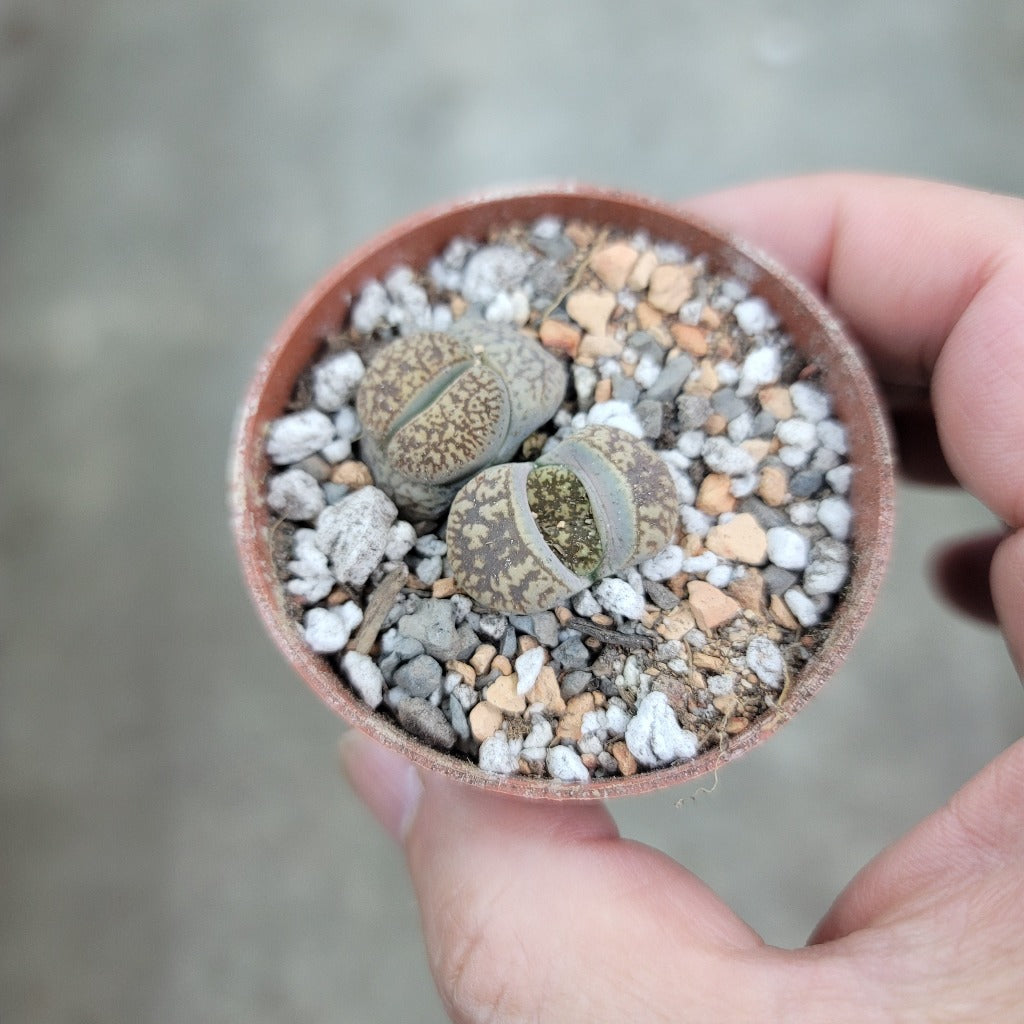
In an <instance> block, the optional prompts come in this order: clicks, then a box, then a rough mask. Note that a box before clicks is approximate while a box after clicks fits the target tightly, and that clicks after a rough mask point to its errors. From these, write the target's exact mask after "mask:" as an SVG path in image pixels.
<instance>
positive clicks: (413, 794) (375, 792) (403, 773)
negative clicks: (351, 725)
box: [339, 729, 423, 843]
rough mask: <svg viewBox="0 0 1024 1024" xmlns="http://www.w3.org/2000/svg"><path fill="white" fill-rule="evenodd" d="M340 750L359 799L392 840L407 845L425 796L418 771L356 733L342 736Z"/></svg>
mask: <svg viewBox="0 0 1024 1024" xmlns="http://www.w3.org/2000/svg"><path fill="white" fill-rule="evenodd" d="M339 749H340V753H341V766H342V769H343V770H344V772H345V775H346V777H347V778H348V781H349V783H350V784H351V786H352V788H353V789H354V790H355V791H356V795H357V796H358V797H359V798H360V799H361V800H362V801H363V803H365V804H366V806H367V807H368V808H369V809H370V812H371V813H372V814H373V816H374V817H375V818H376V819H377V820H378V821H379V822H380V823H381V825H383V826H384V828H385V829H386V830H387V832H388V833H389V834H390V836H391V837H392V839H394V840H395V841H396V842H397V843H404V842H405V837H406V835H407V834H408V832H409V827H410V826H411V825H412V822H413V819H414V818H415V817H416V811H417V809H418V808H419V805H420V800H421V798H422V796H423V784H422V783H421V782H420V777H419V773H418V772H417V771H416V767H415V766H414V765H413V764H412V763H411V762H409V761H407V760H406V759H405V758H404V757H402V756H401V755H400V754H396V753H395V752H394V751H393V750H388V749H387V748H386V747H382V746H381V745H380V744H379V743H376V742H374V741H373V740H371V739H370V738H369V737H368V736H365V735H364V734H363V733H361V732H359V731H358V730H356V729H353V730H351V731H350V732H347V733H345V735H344V736H342V738H341V744H340V748H339Z"/></svg>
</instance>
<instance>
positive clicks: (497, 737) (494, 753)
mask: <svg viewBox="0 0 1024 1024" xmlns="http://www.w3.org/2000/svg"><path fill="white" fill-rule="evenodd" d="M522 749H523V741H522V740H514V741H512V742H509V738H508V736H506V735H505V733H504V732H502V731H501V730H500V729H499V730H498V732H496V733H494V735H493V736H488V738H487V739H485V740H484V741H483V743H481V744H480V753H479V755H478V759H477V763H478V764H479V765H480V768H481V770H482V771H485V772H493V773H494V774H495V775H514V774H515V773H516V772H518V771H519V754H520V752H521V751H522Z"/></svg>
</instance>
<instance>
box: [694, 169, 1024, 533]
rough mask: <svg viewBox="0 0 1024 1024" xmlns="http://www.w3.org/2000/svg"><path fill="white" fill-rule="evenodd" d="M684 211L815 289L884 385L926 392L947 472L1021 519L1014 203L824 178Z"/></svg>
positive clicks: (1022, 398) (1022, 290) (930, 186)
mask: <svg viewBox="0 0 1024 1024" xmlns="http://www.w3.org/2000/svg"><path fill="white" fill-rule="evenodd" d="M684 205H685V206H686V208H687V209H689V210H691V211H692V212H694V213H697V214H698V215H700V216H702V217H704V218H706V219H707V220H709V221H711V222H713V223H716V224H718V225H720V226H722V227H725V228H727V229H729V230H732V231H735V232H736V233H737V234H739V235H742V236H743V237H744V238H746V239H747V240H749V241H751V242H753V243H754V244H756V245H759V246H760V247H761V248H763V249H764V250H765V251H767V252H768V253H770V254H771V255H773V256H775V257H776V258H777V259H778V260H779V262H781V263H782V264H783V265H784V266H786V267H788V268H789V269H790V270H791V271H793V272H794V273H795V274H796V275H797V276H798V277H801V278H802V279H803V280H804V281H806V282H807V283H808V284H810V285H811V286H812V287H813V288H815V289H816V290H817V291H818V292H819V293H820V294H821V295H822V296H823V297H824V299H825V300H826V301H827V302H828V303H829V305H830V306H831V307H832V308H833V309H834V310H835V311H836V312H837V313H838V314H839V315H840V317H842V318H843V319H844V320H845V321H846V322H847V324H849V326H850V327H851V328H852V330H853V332H854V333H855V334H856V336H857V337H858V339H859V340H860V341H861V343H862V344H863V346H864V348H865V349H866V351H867V354H868V356H869V357H870V358H871V360H872V362H873V363H874V365H875V367H876V368H877V370H878V372H879V375H880V376H881V378H882V380H883V381H884V382H885V383H887V384H895V385H911V386H923V387H929V388H930V389H931V395H932V405H933V409H934V413H935V418H936V422H937V425H938V430H939V436H940V439H941V441H942V447H943V451H944V453H945V455H946V458H947V460H948V462H949V465H950V467H951V468H952V470H953V472H954V474H955V475H956V477H957V479H958V480H959V481H960V482H961V483H962V484H963V485H964V486H965V487H967V488H968V490H970V491H971V492H972V493H974V494H975V495H976V496H977V497H978V498H980V499H981V500H982V501H984V502H985V504H987V505H988V506H989V507H990V508H991V509H992V510H993V511H994V512H995V513H996V514H997V515H998V516H999V517H1000V518H1001V519H1003V520H1005V521H1006V522H1007V523H1009V524H1011V525H1013V526H1020V525H1022V524H1024V459H1021V458H1020V453H1021V452H1022V451H1024V201H1022V200H1020V199H1015V198H1011V197H1008V196H997V195H991V194H988V193H983V192H975V191H971V190H969V189H964V188H958V187H955V186H952V185H942V184H938V183H935V182H925V181H913V180H908V179H902V178H881V177H874V176H869V175H844V174H834V175H815V176H810V177H804V178H791V179H783V180H779V181H770V182H763V183H760V184H756V185H748V186H744V187H741V188H736V189H731V190H728V191H725V192H718V193H715V194H713V195H709V196H703V197H700V198H697V199H692V200H688V201H687V202H686V203H685V204H684Z"/></svg>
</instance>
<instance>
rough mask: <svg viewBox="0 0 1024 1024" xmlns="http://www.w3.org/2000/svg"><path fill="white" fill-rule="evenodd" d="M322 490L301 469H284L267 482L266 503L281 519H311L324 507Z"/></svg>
mask: <svg viewBox="0 0 1024 1024" xmlns="http://www.w3.org/2000/svg"><path fill="white" fill-rule="evenodd" d="M325 504H326V501H325V500H324V492H323V491H322V490H321V488H320V485H319V484H318V483H317V482H316V480H315V479H314V478H313V477H312V476H310V475H309V473H307V472H306V471H305V470H302V469H286V470H285V471H284V472H283V473H278V474H277V476H274V477H271V478H270V482H269V483H268V484H267V505H269V506H270V508H272V509H273V510H274V511H275V512H276V513H277V514H278V515H279V516H281V517H282V518H283V519H292V520H296V521H300V522H301V521H311V520H313V519H315V518H316V517H317V516H318V515H319V514H320V513H321V512H322V511H323V508H324V505H325Z"/></svg>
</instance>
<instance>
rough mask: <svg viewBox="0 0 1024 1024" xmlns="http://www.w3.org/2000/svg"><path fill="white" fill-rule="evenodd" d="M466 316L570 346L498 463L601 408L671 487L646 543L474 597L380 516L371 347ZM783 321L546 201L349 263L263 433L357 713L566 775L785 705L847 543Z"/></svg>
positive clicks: (845, 473)
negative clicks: (347, 291) (560, 382)
mask: <svg viewBox="0 0 1024 1024" xmlns="http://www.w3.org/2000/svg"><path fill="white" fill-rule="evenodd" d="M474 316H475V317H482V318H484V319H486V320H489V321H501V322H511V323H514V324H516V325H518V326H519V327H521V328H523V329H524V330H525V331H527V332H529V333H531V334H533V335H534V336H536V337H539V338H540V340H541V343H542V344H544V345H545V346H546V347H547V348H548V349H549V350H550V351H552V352H555V353H557V354H558V355H559V356H560V357H561V358H563V359H565V360H566V362H567V363H568V364H569V365H570V371H571V372H570V385H569V390H568V393H567V395H566V399H565V401H564V403H563V404H562V407H561V408H560V409H559V411H558V412H557V413H556V415H555V416H554V418H553V420H552V421H551V422H550V423H549V424H547V425H546V426H545V427H543V428H542V429H541V430H540V431H539V432H538V433H537V434H536V435H534V436H533V437H531V438H530V439H528V440H527V442H526V443H525V444H524V446H523V448H524V449H526V452H527V453H528V454H522V453H521V455H522V457H529V458H535V457H536V455H537V453H538V452H540V451H541V450H544V449H546V448H547V447H550V446H551V445H553V444H555V443H557V442H558V441H560V440H562V439H564V438H565V437H566V436H568V435H569V434H571V433H572V432H574V431H576V430H579V429H581V428H582V427H584V426H586V425H588V424H593V423H602V424H607V425H610V426H614V427H618V428H620V429H622V430H626V431H628V432H629V433H631V434H633V435H635V436H637V437H641V438H645V439H646V440H647V442H648V443H649V444H651V445H652V446H653V447H654V449H655V450H656V451H658V452H659V453H660V455H661V457H662V458H663V459H664V461H665V464H666V466H667V467H668V470H669V472H670V474H671V476H672V479H673V482H674V484H675V488H676V494H677V497H678V500H679V516H680V518H679V528H678V530H677V533H676V536H675V538H674V539H673V543H671V544H669V545H668V546H667V547H666V548H665V549H664V550H663V551H661V552H660V553H658V554H656V555H655V556H654V557H652V558H649V559H648V560H647V561H645V562H643V563H642V564H640V565H639V566H637V567H634V568H630V569H628V570H626V571H624V572H623V573H621V574H620V575H618V576H614V577H609V578H606V579H603V580H599V581H597V582H596V583H595V584H594V585H593V586H591V587H590V588H588V589H586V590H583V591H581V592H580V593H578V594H575V595H573V597H572V598H571V599H569V600H568V601H566V602H565V603H564V605H562V606H559V607H557V608H555V609H553V610H551V611H546V612H540V613H538V614H535V615H504V614H498V613H494V612H488V611H485V610H482V609H479V608H476V607H475V606H474V605H473V603H472V601H471V600H470V599H469V598H468V597H466V596H465V595H464V594H462V593H460V592H459V589H458V581H457V580H455V579H453V578H452V576H451V573H450V571H449V565H448V559H447V544H446V541H445V525H446V524H445V522H444V521H441V522H430V523H411V522H408V521H406V520H404V519H402V518H401V517H400V516H399V513H398V510H397V509H396V507H395V505H394V503H393V502H392V501H391V499H390V498H389V497H388V496H387V495H386V494H384V493H383V492H382V491H380V490H378V489H377V488H376V487H375V486H374V485H373V481H372V477H371V476H370V473H369V471H368V470H367V468H366V466H365V465H364V464H363V463H362V462H361V461H359V459H358V450H359V435H360V427H359V422H358V418H357V416H356V413H355V408H354V404H355V395H356V392H357V389H358V387H359V383H360V381H361V380H362V377H363V373H364V369H365V366H366V364H368V362H369V361H370V360H371V359H372V358H373V355H374V354H375V353H376V352H377V351H378V350H379V349H380V348H381V347H382V346H383V345H384V344H386V343H387V342H388V341H390V340H392V339H393V338H395V337H398V336H402V335H408V334H412V333H416V332H418V331H422V330H443V329H444V328H445V327H447V326H449V325H450V324H451V323H452V322H453V321H454V320H456V319H459V318H462V317H474ZM784 327H785V325H780V324H779V321H778V318H777V317H776V315H775V313H774V311H773V310H772V309H771V308H770V306H769V305H768V304H767V303H766V302H765V300H764V299H763V298H761V297H759V296H756V295H751V294H750V293H749V289H748V287H747V286H746V285H745V283H744V282H743V281H742V280H740V279H738V278H735V277H729V276H722V275H718V274H713V273H711V272H709V270H708V267H707V262H706V260H705V259H704V258H703V257H702V256H701V255H700V254H699V253H697V254H690V253H687V252H685V251H683V250H682V249H681V248H680V247H679V246H676V245H671V244H663V243H659V242H658V241H657V240H652V239H651V238H649V237H648V236H647V235H645V234H644V233H637V234H632V235H629V234H625V233H622V232H620V231H617V230H615V229H606V228H603V227H601V226H600V225H591V224H586V223H581V222H568V223H565V222H563V221H561V220H558V219H557V218H553V217H544V218H541V219H540V220H538V221H536V222H535V223H533V224H517V225H513V226H511V227H508V228H505V229H502V230H500V231H496V232H495V233H494V235H493V237H491V238H490V239H488V240H487V241H475V240H471V239H468V238H455V239H452V240H451V242H450V244H448V246H447V247H446V248H445V250H444V251H443V252H441V253H439V254H438V255H437V257H436V258H435V259H433V260H432V261H431V262H430V264H429V266H427V267H425V268H417V267H396V268H394V269H393V270H392V271H391V272H390V273H389V274H388V275H387V276H386V277H385V279H384V280H383V281H371V282H370V283H369V284H367V285H366V286H365V287H364V288H363V290H362V291H361V293H360V294H359V296H357V297H356V300H355V302H354V303H353V306H352V310H351V315H350V317H349V322H348V323H347V324H341V325H339V326H338V330H337V332H336V333H335V334H333V335H331V336H330V337H328V338H325V339H324V344H323V348H322V351H321V353H320V355H319V356H318V357H317V359H316V361H315V363H314V364H313V365H312V366H310V367H309V369H308V371H307V372H306V373H305V374H304V375H303V377H302V378H301V379H300V380H299V381H298V382H297V384H296V387H295V392H294V399H293V403H292V407H291V409H290V410H289V411H288V412H287V414H285V415H283V416H281V417H280V418H279V419H277V420H276V421H274V422H273V423H272V424H271V425H270V427H269V429H268V431H267V439H266V450H267V454H268V456H269V458H270V461H271V462H272V463H273V466H274V469H273V470H272V472H271V473H270V475H269V476H268V480H267V492H266V501H267V505H268V507H269V508H270V510H271V511H272V513H273V514H274V515H275V516H276V517H279V519H278V521H277V522H276V524H275V543H276V547H275V552H276V557H277V561H278V568H279V573H280V576H281V580H282V586H283V587H285V589H286V590H287V592H288V593H289V594H290V595H291V598H292V601H293V606H294V611H295V615H296V617H297V618H299V619H300V621H301V626H302V629H303V631H304V633H305V636H306V640H307V642H308V643H309V644H310V646H311V648H312V649H313V650H314V651H316V652H318V653H320V654H323V655H324V656H325V657H328V658H330V659H331V661H332V664H333V665H335V667H336V669H337V671H338V673H339V677H340V679H341V680H343V681H344V683H345V684H346V685H348V686H350V687H351V688H352V690H353V691H354V692H355V693H356V694H358V696H359V697H360V698H361V699H362V700H363V701H365V702H366V703H367V704H368V705H369V707H371V708H375V709H378V713H380V714H388V715H391V716H392V717H393V718H394V719H395V720H396V721H397V722H398V723H400V725H401V726H402V727H403V728H405V729H406V730H407V731H408V732H409V733H410V734H411V735H413V736H415V737H416V738H417V739H418V740H420V741H422V742H423V743H426V744H429V745H431V746H434V747H437V748H438V749H441V750H446V751H451V752H452V753H453V754H454V755H456V756H461V757H465V758H469V759H472V760H474V761H475V762H476V763H477V764H478V765H479V766H480V768H481V769H483V770H484V771H486V772H495V773H499V774H513V773H517V772H518V773H523V774H527V775H538V776H548V777H550V778H552V779H555V780H561V781H563V782H586V781H587V780H589V779H593V778H602V777H606V776H611V775H616V774H621V775H631V774H634V773H636V772H637V771H644V770H650V769H656V768H660V767H664V766H667V765H672V764H675V763H678V762H681V761H686V760H689V759H692V758H694V757H695V756H697V755H698V753H699V752H701V751H703V750H706V749H708V748H710V747H720V746H727V745H728V743H729V742H730V740H731V738H732V737H735V736H738V735H740V734H742V733H743V732H745V731H746V730H747V729H748V728H750V726H751V724H752V723H753V722H755V721H756V720H757V719H758V718H759V717H760V716H762V715H765V714H769V713H773V712H775V711H776V710H777V709H778V708H779V707H780V705H781V704H783V703H784V701H785V696H786V692H787V686H788V683H789V681H790V680H791V679H792V678H793V676H794V675H795V674H796V673H797V672H799V671H800V669H801V668H802V666H803V665H804V664H805V663H806V662H807V660H808V659H809V658H811V657H813V654H814V651H815V650H816V648H817V647H818V646H819V645H820V642H821V640H822V638H823V636H824V633H825V631H826V630H827V628H828V621H829V617H830V614H831V613H832V611H833V609H834V607H835V603H836V601H837V600H841V596H842V592H843V589H844V587H845V585H846V583H847V581H848V577H849V566H850V560H851V556H852V550H851V546H850V537H851V531H852V511H851V506H850V503H849V500H848V494H849V490H850V486H851V478H852V473H853V468H852V467H851V466H850V465H849V464H848V462H847V459H846V456H847V444H846V432H845V429H844V426H843V424H842V423H840V422H839V421H838V420H837V419H836V418H835V417H834V416H833V413H832V403H831V399H830V397H829V394H828V392H827V390H826V388H825V386H824V383H823V381H822V379H821V375H820V372H819V368H818V367H816V366H814V365H813V364H807V363H806V362H805V361H804V360H803V359H802V357H801V356H800V355H799V354H798V353H797V352H796V350H795V349H794V348H793V346H792V344H791V343H790V340H789V338H788V336H787V335H786V333H785V330H784Z"/></svg>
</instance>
